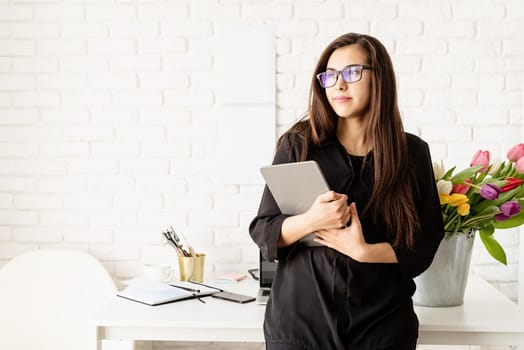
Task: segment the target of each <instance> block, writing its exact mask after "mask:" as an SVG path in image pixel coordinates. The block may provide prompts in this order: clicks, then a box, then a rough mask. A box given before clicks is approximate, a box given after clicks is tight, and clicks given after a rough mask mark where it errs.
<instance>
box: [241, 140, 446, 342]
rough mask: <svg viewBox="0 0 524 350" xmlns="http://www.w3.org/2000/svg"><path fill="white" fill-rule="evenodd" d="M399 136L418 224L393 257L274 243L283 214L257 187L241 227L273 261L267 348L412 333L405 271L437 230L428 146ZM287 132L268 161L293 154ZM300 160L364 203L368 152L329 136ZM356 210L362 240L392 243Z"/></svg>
mask: <svg viewBox="0 0 524 350" xmlns="http://www.w3.org/2000/svg"><path fill="white" fill-rule="evenodd" d="M406 136H407V141H408V152H409V164H406V166H409V167H412V170H413V171H412V174H413V176H411V177H409V179H407V181H413V183H412V186H411V187H412V189H413V196H414V200H415V205H416V208H417V214H418V219H419V222H420V227H421V229H420V232H416V233H415V237H414V238H415V244H414V248H413V249H412V250H408V249H402V248H394V250H395V254H396V256H397V260H398V263H397V264H385V263H360V262H357V261H355V260H353V259H351V258H350V257H348V256H346V255H343V254H341V253H339V252H337V251H335V250H333V249H331V248H327V247H309V246H305V245H304V244H301V243H299V242H297V243H294V244H292V245H290V246H288V247H284V248H278V247H277V243H278V240H279V236H280V231H281V227H282V222H283V221H284V219H285V218H286V217H287V216H285V215H282V214H281V212H280V210H279V209H278V206H277V204H276V203H275V200H274V199H273V197H272V195H271V193H270V191H269V190H268V188H267V186H266V188H265V189H264V192H263V195H262V200H261V203H260V208H259V210H258V214H257V216H256V217H255V218H254V219H253V221H252V222H251V224H250V227H249V232H250V234H251V237H252V238H253V240H254V241H255V243H257V245H258V246H259V248H260V250H261V252H262V255H263V256H264V257H265V258H266V259H268V260H270V261H274V260H278V261H279V264H278V268H277V272H276V275H275V279H274V282H273V287H272V292H271V298H270V300H269V302H268V304H267V306H266V315H265V321H264V334H265V338H266V343H267V346H268V349H273V348H274V349H281V348H282V349H337V350H338V349H359V350H360V349H381V348H384V347H388V346H394V345H398V344H403V343H405V342H413V341H414V340H415V339H416V338H417V337H418V320H417V317H416V315H415V313H414V310H413V303H412V300H411V297H412V295H413V293H414V291H415V283H414V282H413V278H414V277H415V276H417V275H418V274H420V273H422V272H423V271H424V270H425V269H427V267H428V266H429V265H430V264H431V261H432V259H433V256H434V254H435V252H436V250H437V248H438V245H439V243H440V241H441V239H442V237H443V234H444V229H443V223H442V214H441V211H440V204H439V199H438V194H437V189H436V185H435V180H434V176H433V169H432V163H431V157H430V153H429V148H428V145H427V144H426V143H425V142H424V141H423V140H421V139H420V138H418V137H416V136H414V135H411V134H406ZM295 137H296V136H293V135H292V134H287V135H286V136H285V137H284V139H283V141H282V143H281V144H280V147H279V148H278V149H277V151H276V154H275V158H274V161H273V163H274V164H281V163H289V162H296V161H298V160H299V152H300V144H299V142H296V141H295ZM307 159H308V160H315V161H317V163H318V164H319V166H320V168H321V169H322V172H323V173H324V176H325V178H326V180H327V182H328V184H329V186H330V188H331V189H332V190H334V191H336V192H338V193H345V194H346V195H348V203H351V202H355V203H356V205H357V209H361V208H364V207H365V205H366V204H367V201H368V200H369V198H370V195H371V192H372V188H373V174H374V171H373V169H374V168H373V154H372V153H370V154H368V155H367V156H366V157H359V156H352V155H349V154H348V153H347V152H346V150H345V149H344V147H343V146H342V145H341V144H340V142H339V140H338V138H337V137H332V138H330V139H327V140H325V141H324V142H322V143H321V145H320V146H314V145H311V146H310V148H309V152H308V155H307ZM399 200H400V201H401V200H402V198H399ZM359 216H360V220H361V223H362V229H363V233H364V237H365V239H366V242H367V243H379V242H390V243H392V242H391V235H388V233H387V231H386V226H385V224H384V222H383V221H382V220H381V218H379V217H373V215H372V214H371V211H368V212H367V213H365V214H362V213H361V212H360V211H359Z"/></svg>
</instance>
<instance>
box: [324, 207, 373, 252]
mask: <svg viewBox="0 0 524 350" xmlns="http://www.w3.org/2000/svg"><path fill="white" fill-rule="evenodd" d="M348 209H349V214H350V216H351V224H350V225H349V226H347V227H344V228H333V229H328V230H318V231H316V232H315V233H316V235H317V237H318V238H315V242H317V243H320V244H322V245H324V246H326V247H329V248H332V249H335V250H336V251H338V252H340V253H342V254H345V255H347V256H349V257H351V258H353V259H354V260H357V261H361V260H362V259H363V256H364V254H365V251H366V249H367V247H368V244H367V243H366V241H365V239H364V234H363V232H362V225H361V223H360V219H359V217H358V212H357V207H356V205H355V203H351V205H350V206H349V207H348Z"/></svg>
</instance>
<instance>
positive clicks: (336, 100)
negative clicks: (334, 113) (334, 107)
mask: <svg viewBox="0 0 524 350" xmlns="http://www.w3.org/2000/svg"><path fill="white" fill-rule="evenodd" d="M334 100H335V102H339V103H343V102H348V101H349V100H351V97H347V96H337V97H335V99H334Z"/></svg>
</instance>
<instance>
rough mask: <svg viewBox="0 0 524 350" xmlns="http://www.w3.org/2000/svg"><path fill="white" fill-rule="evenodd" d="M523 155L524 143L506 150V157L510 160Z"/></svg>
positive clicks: (517, 158)
mask: <svg viewBox="0 0 524 350" xmlns="http://www.w3.org/2000/svg"><path fill="white" fill-rule="evenodd" d="M522 157H524V143H519V144H518V145H515V146H513V147H511V148H510V149H509V151H508V159H509V160H511V161H512V162H516V161H517V160H519V158H522Z"/></svg>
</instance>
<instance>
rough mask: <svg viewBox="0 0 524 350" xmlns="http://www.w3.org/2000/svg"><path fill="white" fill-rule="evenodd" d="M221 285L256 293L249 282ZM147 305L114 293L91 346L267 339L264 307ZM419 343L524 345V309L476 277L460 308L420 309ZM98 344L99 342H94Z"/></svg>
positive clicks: (94, 325) (96, 322) (212, 302)
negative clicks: (115, 342) (112, 341)
mask: <svg viewBox="0 0 524 350" xmlns="http://www.w3.org/2000/svg"><path fill="white" fill-rule="evenodd" d="M221 286H222V288H224V289H226V290H230V291H236V292H240V293H243V294H248V295H255V294H256V290H257V288H258V284H257V282H256V281H254V280H246V281H243V282H240V283H238V284H236V285H229V284H228V285H221ZM205 301H206V303H205V304H203V303H201V302H200V301H198V300H196V299H193V300H185V301H181V302H174V303H170V304H165V305H159V306H147V305H143V304H140V303H136V302H133V301H130V300H126V299H123V298H119V297H115V299H113V300H112V301H111V303H109V304H108V305H107V306H106V307H105V308H103V309H102V310H101V311H100V312H99V313H98V314H97V315H96V316H95V317H94V318H93V319H92V320H91V321H90V327H91V338H92V339H91V340H92V345H91V347H92V349H99V348H100V346H99V344H100V340H101V339H125V340H167V341H230V342H263V341H264V336H263V333H262V323H263V320H264V310H265V307H264V306H262V305H257V304H255V303H249V304H236V303H233V302H229V301H224V300H219V299H215V298H211V297H206V298H205ZM415 311H416V313H417V315H418V318H419V321H420V336H419V343H420V344H456V345H468V344H469V345H524V312H523V310H522V309H521V308H519V307H518V306H517V305H515V304H514V303H513V302H512V301H511V300H509V299H508V298H507V297H505V296H504V295H502V294H501V293H500V292H498V291H497V290H496V289H495V288H494V287H492V286H491V285H490V284H489V283H487V282H485V281H484V280H481V279H479V278H475V277H472V278H471V279H470V281H469V282H468V286H467V288H466V296H465V302H464V305H462V306H457V307H448V308H429V307H416V308H415ZM94 344H96V346H95V345H94Z"/></svg>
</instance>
